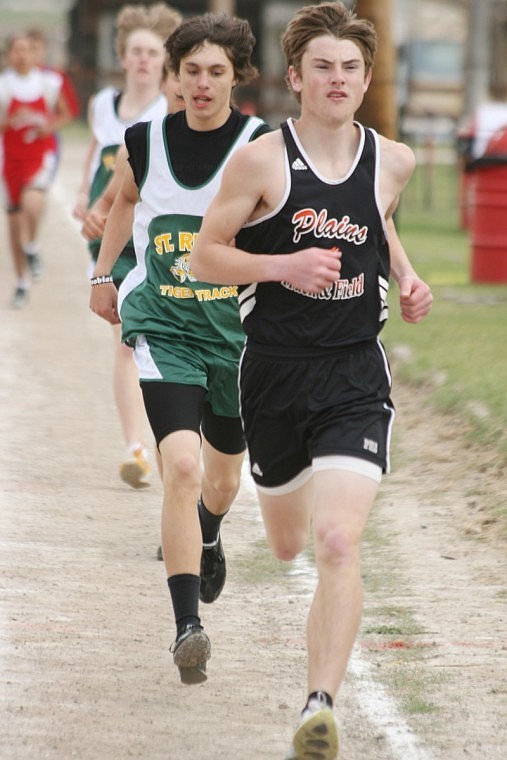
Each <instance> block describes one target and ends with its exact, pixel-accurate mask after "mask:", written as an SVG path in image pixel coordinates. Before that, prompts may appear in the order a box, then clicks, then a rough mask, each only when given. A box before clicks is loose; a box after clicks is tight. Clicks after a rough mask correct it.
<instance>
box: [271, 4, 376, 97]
mask: <svg viewBox="0 0 507 760" xmlns="http://www.w3.org/2000/svg"><path fill="white" fill-rule="evenodd" d="M322 34H331V35H333V36H334V37H337V38H338V39H342V40H351V41H352V42H354V43H355V44H356V45H357V46H358V48H359V49H360V50H361V52H362V54H363V58H364V65H365V73H368V72H369V71H370V70H371V69H372V67H373V63H374V61H375V54H376V52H377V32H376V31H375V27H374V26H373V24H372V23H371V22H370V21H367V20H366V19H360V18H357V16H356V14H355V13H354V12H353V11H350V10H348V8H346V7H345V5H344V4H343V3H342V2H327V3H326V2H324V3H320V4H319V5H306V6H305V7H304V8H301V9H300V10H299V11H297V13H296V15H295V16H294V17H293V18H292V20H291V21H289V24H288V26H287V29H286V30H285V32H284V33H283V34H282V37H281V43H282V50H283V52H284V55H285V61H286V64H287V68H289V66H293V67H294V68H295V69H296V71H298V73H301V59H302V57H303V54H304V52H305V50H306V48H307V46H308V43H309V42H310V41H311V40H313V38H314V37H319V36H320V35H322ZM296 97H298V94H297V93H296Z"/></svg>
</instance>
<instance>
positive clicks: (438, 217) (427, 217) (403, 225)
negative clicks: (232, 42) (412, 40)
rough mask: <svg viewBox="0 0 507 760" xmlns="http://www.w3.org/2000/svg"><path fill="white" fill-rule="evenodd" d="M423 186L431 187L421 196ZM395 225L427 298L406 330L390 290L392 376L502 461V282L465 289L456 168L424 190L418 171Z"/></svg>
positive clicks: (387, 335)
mask: <svg viewBox="0 0 507 760" xmlns="http://www.w3.org/2000/svg"><path fill="white" fill-rule="evenodd" d="M425 184H431V188H430V189H427V188H426V189H423V186H424V185H425ZM506 220H507V214H506ZM396 222H397V227H398V231H399V234H400V238H401V240H402V242H403V244H404V246H405V249H406V251H407V253H408V255H409V257H410V259H411V261H412V263H413V264H414V266H415V268H416V270H417V272H418V274H419V275H420V276H421V277H422V278H423V279H425V280H426V281H427V282H428V283H429V284H430V286H431V288H432V291H433V296H434V304H433V309H432V312H431V314H430V315H429V317H428V318H427V319H426V320H425V321H423V322H422V323H420V324H419V325H415V326H414V325H407V324H406V323H404V322H403V321H402V320H401V318H400V317H399V308H398V291H397V287H396V286H395V287H393V288H392V289H391V293H390V319H389V321H388V323H387V325H386V328H385V330H384V332H383V335H382V337H383V340H384V342H385V344H386V347H387V349H388V351H389V350H391V349H392V348H393V347H395V346H406V347H408V352H407V354H406V355H407V357H408V358H407V359H405V360H404V361H403V363H402V364H401V366H400V368H399V375H400V377H402V378H403V379H405V380H408V381H410V382H412V383H415V384H419V385H421V384H424V385H425V387H429V388H430V389H431V398H432V400H433V401H434V402H435V404H436V405H437V407H439V408H440V409H441V410H443V411H446V410H451V411H458V412H460V413H461V414H463V415H464V416H465V417H466V419H467V421H468V422H470V423H471V425H472V431H473V435H474V437H475V440H476V441H478V442H479V443H488V444H489V445H493V446H495V447H496V448H497V450H498V453H499V455H500V456H502V457H505V458H507V393H506V392H505V389H506V388H507V283H502V284H498V285H482V284H476V283H473V282H471V277H470V260H471V250H472V249H471V241H470V235H469V233H468V232H467V231H464V230H462V229H461V228H460V225H459V209H458V176H457V171H456V168H455V167H454V166H450V165H449V166H447V165H445V166H444V165H442V166H436V167H435V169H434V173H433V176H432V180H431V183H430V182H429V180H428V179H427V177H425V175H424V170H423V168H420V167H418V169H417V170H416V173H415V176H414V177H413V179H412V180H411V183H410V185H409V186H408V187H407V189H406V191H405V194H404V195H403V198H402V203H401V206H400V210H399V212H398V217H397V220H396ZM506 226H507V221H506ZM506 255H507V249H506Z"/></svg>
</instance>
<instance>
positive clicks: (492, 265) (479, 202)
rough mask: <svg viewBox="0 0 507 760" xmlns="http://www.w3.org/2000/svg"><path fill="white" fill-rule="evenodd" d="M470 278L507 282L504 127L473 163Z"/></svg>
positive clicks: (506, 134) (506, 147) (506, 143)
mask: <svg viewBox="0 0 507 760" xmlns="http://www.w3.org/2000/svg"><path fill="white" fill-rule="evenodd" d="M471 232H472V265H471V278H472V282H482V283H499V282H507V128H505V129H501V130H499V131H498V132H495V134H494V135H493V137H492V138H491V140H490V141H489V143H488V146H487V148H486V151H485V153H484V155H483V156H482V157H481V158H480V159H478V160H477V162H476V164H475V192H474V209H473V214H472V226H471Z"/></svg>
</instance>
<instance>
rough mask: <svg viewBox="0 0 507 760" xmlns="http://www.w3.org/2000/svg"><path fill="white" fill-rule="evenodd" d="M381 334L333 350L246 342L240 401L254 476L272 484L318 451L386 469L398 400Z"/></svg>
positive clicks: (282, 481) (284, 480)
mask: <svg viewBox="0 0 507 760" xmlns="http://www.w3.org/2000/svg"><path fill="white" fill-rule="evenodd" d="M390 391H391V376H390V372H389V365H388V362H387V358H386V355H385V352H384V349H383V347H382V345H381V344H380V342H378V341H376V340H374V341H368V342H366V343H362V344H359V345H357V346H354V347H352V348H344V349H341V350H339V351H337V352H333V353H332V354H329V353H326V354H317V355H313V356H304V357H301V356H298V357H286V356H283V357H280V356H276V355H274V356H266V355H265V353H263V352H262V350H257V349H256V347H255V346H252V345H251V344H248V345H247V347H246V350H245V353H244V355H243V358H242V361H241V366H240V403H241V417H242V420H243V428H244V430H245V435H246V441H247V446H248V451H249V456H250V468H251V472H252V477H253V479H254V480H255V482H256V483H257V484H258V485H259V486H264V487H265V488H274V487H277V486H281V485H283V484H285V483H288V482H290V481H291V480H293V479H294V478H295V477H296V476H297V475H298V474H300V473H301V472H302V471H303V470H305V469H306V468H308V467H311V464H312V460H313V459H314V458H316V457H325V456H330V455H338V456H339V455H342V456H347V457H356V458H360V459H364V460H367V461H368V462H371V463H373V464H376V465H377V466H380V467H381V469H382V470H383V471H384V472H386V471H388V466H389V440H390V431H391V424H392V421H393V418H394V407H393V404H392V402H391V399H390V395H389V394H390Z"/></svg>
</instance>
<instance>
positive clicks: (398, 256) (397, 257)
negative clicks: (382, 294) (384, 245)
mask: <svg viewBox="0 0 507 760" xmlns="http://www.w3.org/2000/svg"><path fill="white" fill-rule="evenodd" d="M386 224H387V229H388V232H389V254H390V257H391V275H392V277H393V279H394V280H395V281H396V282H397V283H398V286H399V289H400V309H401V316H402V317H403V319H404V320H405V322H411V323H416V322H420V321H421V320H422V319H424V317H425V316H426V315H427V314H428V313H429V312H430V310H431V305H432V303H433V296H432V294H431V290H430V287H429V285H428V284H427V283H425V282H424V281H423V280H421V278H420V277H419V276H418V275H417V273H416V271H415V270H414V268H413V266H412V264H411V263H410V260H409V258H408V256H407V254H406V252H405V249H404V247H403V245H402V244H401V240H400V239H399V237H398V233H397V231H396V227H395V224H394V221H393V218H392V216H389V217H388V218H387V219H386Z"/></svg>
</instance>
